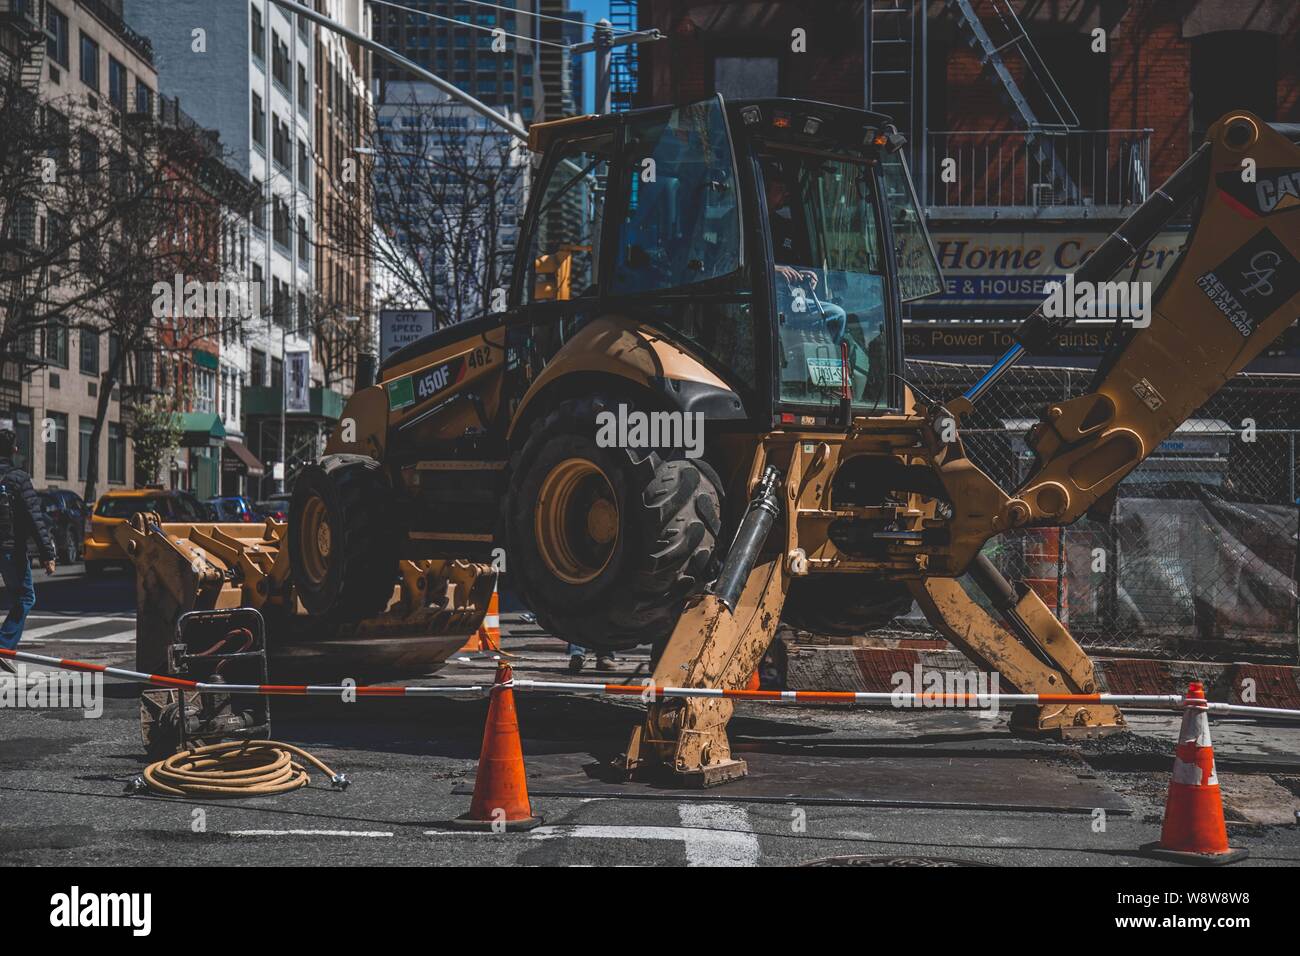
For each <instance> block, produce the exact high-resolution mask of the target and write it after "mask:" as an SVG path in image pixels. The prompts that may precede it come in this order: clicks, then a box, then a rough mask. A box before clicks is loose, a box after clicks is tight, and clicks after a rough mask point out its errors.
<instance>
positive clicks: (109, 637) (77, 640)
mask: <svg viewBox="0 0 1300 956" xmlns="http://www.w3.org/2000/svg"><path fill="white" fill-rule="evenodd" d="M56 640H58V642H59V643H60V644H134V643H135V628H131V630H129V631H118V632H117V633H116V634H104V635H103V636H101V637H63V638H57V639H56Z"/></svg>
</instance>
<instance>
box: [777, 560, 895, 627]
mask: <svg viewBox="0 0 1300 956" xmlns="http://www.w3.org/2000/svg"><path fill="white" fill-rule="evenodd" d="M911 609H912V595H911V592H910V591H908V589H907V585H905V584H900V583H899V582H897V581H882V580H881V579H880V578H877V577H873V576H872V575H868V574H810V575H808V576H807V577H802V578H796V579H795V580H793V581H791V582H790V591H789V594H788V595H787V596H786V599H785V608H784V609H783V610H782V612H781V620H782V621H784V622H785V623H786V624H789V625H790V626H791V627H793V628H797V629H798V630H801V631H810V632H812V633H813V634H827V635H831V636H835V637H849V636H851V635H855V634H861V633H862V632H863V631H868V630H871V629H872V628H875V627H881V626H883V625H885V624H888V623H889V622H890V621H892V620H893V619H894V618H896V617H901V616H902V615H904V614H906V613H907V612H908V611H910V610H911Z"/></svg>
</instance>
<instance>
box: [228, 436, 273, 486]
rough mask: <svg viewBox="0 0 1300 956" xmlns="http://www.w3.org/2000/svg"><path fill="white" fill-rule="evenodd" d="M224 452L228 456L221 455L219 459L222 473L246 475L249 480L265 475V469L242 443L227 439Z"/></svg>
mask: <svg viewBox="0 0 1300 956" xmlns="http://www.w3.org/2000/svg"><path fill="white" fill-rule="evenodd" d="M226 451H227V452H229V454H227V455H223V456H222V459H221V468H222V470H223V471H236V472H241V473H242V474H245V475H248V477H249V478H261V477H262V476H263V475H264V474H266V468H265V467H264V466H263V465H262V463H261V462H260V461H258V460H257V456H256V455H254V454H253V453H252V452H251V451H249V450H248V446H247V445H245V444H244V443H243V442H242V441H235V440H234V439H233V438H227V439H226Z"/></svg>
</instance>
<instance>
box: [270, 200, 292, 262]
mask: <svg viewBox="0 0 1300 956" xmlns="http://www.w3.org/2000/svg"><path fill="white" fill-rule="evenodd" d="M272 230H273V231H272V236H273V238H274V239H275V244H276V245H277V246H281V247H283V248H284V249H288V248H290V247H289V206H288V204H287V203H286V202H285V201H284V200H283V199H281V198H280V197H279V196H276V197H275V211H274V222H273V223H272Z"/></svg>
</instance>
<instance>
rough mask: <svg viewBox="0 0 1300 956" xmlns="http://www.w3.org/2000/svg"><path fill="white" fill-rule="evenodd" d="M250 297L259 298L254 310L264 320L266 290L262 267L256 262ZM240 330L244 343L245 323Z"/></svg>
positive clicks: (241, 324) (241, 339)
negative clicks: (263, 284)
mask: <svg viewBox="0 0 1300 956" xmlns="http://www.w3.org/2000/svg"><path fill="white" fill-rule="evenodd" d="M249 295H250V296H251V295H256V296H257V304H256V305H255V306H254V308H255V309H257V312H256V316H257V318H259V319H260V318H262V316H263V314H264V313H265V311H266V289H264V288H263V286H262V266H261V265H260V264H259V263H256V262H254V263H253V289H252V291H251V292H249ZM239 330H240V331H239V336H240V341H243V339H244V335H245V329H244V326H243V323H240V326H239Z"/></svg>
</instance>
